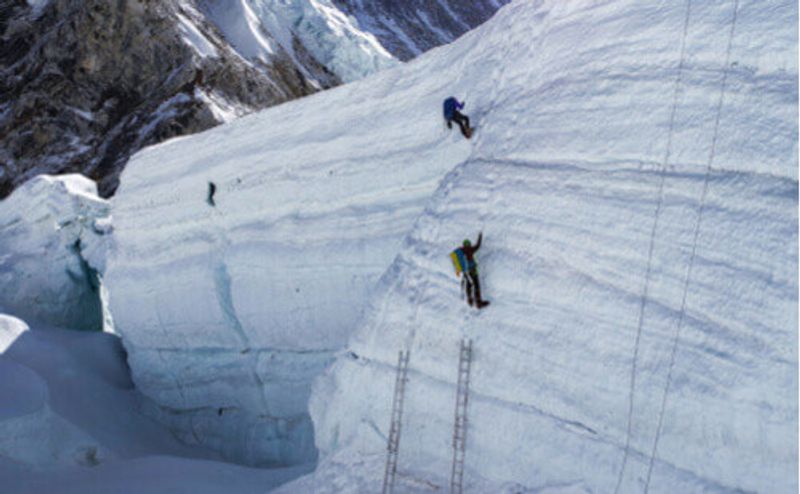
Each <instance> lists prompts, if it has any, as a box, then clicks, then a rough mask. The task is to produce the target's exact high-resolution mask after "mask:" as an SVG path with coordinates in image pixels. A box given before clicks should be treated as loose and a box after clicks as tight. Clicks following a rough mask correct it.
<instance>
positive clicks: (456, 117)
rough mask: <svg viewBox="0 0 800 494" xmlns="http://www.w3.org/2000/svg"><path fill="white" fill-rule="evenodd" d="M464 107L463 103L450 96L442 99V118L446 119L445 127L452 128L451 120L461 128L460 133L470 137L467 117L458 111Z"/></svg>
mask: <svg viewBox="0 0 800 494" xmlns="http://www.w3.org/2000/svg"><path fill="white" fill-rule="evenodd" d="M462 108H464V103H462V102H460V101H458V100H457V99H455V98H454V97H452V96H450V97H449V98H447V99H446V100H444V119H445V120H446V121H447V128H448V129H452V128H453V122H455V123H457V124H458V126H459V127H460V128H461V133H462V134H464V137H466V138H467V139H469V138H470V137H472V128H471V127H470V126H469V117H468V116H466V115H464V114H463V113H461V112H459V111H458V110H461V109H462Z"/></svg>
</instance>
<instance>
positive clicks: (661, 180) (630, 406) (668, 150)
mask: <svg viewBox="0 0 800 494" xmlns="http://www.w3.org/2000/svg"><path fill="white" fill-rule="evenodd" d="M691 12H692V0H687V1H686V14H685V16H684V20H683V35H682V38H681V51H680V61H679V63H678V74H677V76H676V78H675V88H674V90H673V95H672V109H671V110H670V117H669V129H668V132H667V148H666V151H665V154H664V161H663V163H662V165H661V173H660V176H659V183H658V200H657V203H656V211H655V216H654V218H653V228H652V230H651V232H650V246H649V249H648V253H647V269H646V271H645V279H644V288H643V289H642V298H641V303H640V305H639V321H638V324H637V327H636V340H635V341H634V349H633V360H632V364H631V377H630V385H629V391H628V424H627V428H626V433H625V453H624V455H623V457H622V466H621V467H620V469H619V475H618V477H617V486H616V488H615V489H614V492H615V493H619V489H620V486H621V485H622V479H623V477H624V474H625V466H626V465H627V462H628V456H629V454H630V446H631V428H632V424H633V402H634V399H633V398H634V393H635V390H636V372H637V361H638V359H639V342H640V340H641V337H642V325H643V323H644V312H645V307H646V306H647V298H648V291H649V288H650V273H651V270H652V266H653V249H654V246H655V238H656V232H657V231H658V220H659V218H660V216H661V208H662V205H663V202H664V181H665V179H666V172H667V164H668V162H669V159H670V155H671V153H672V136H673V133H674V130H675V114H676V113H677V108H678V98H679V96H680V86H681V82H682V80H683V67H684V63H685V58H686V38H687V34H688V32H689V19H690V18H691Z"/></svg>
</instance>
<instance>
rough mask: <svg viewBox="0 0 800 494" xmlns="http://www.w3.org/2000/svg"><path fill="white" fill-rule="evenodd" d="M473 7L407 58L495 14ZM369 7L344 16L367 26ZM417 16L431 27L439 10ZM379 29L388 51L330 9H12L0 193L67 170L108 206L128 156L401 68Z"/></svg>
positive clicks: (5, 26) (214, 5) (5, 17)
mask: <svg viewBox="0 0 800 494" xmlns="http://www.w3.org/2000/svg"><path fill="white" fill-rule="evenodd" d="M471 3H472V2H463V6H464V7H466V8H467V9H469V5H470V4H471ZM474 3H475V11H476V14H475V15H470V16H460V17H459V19H458V23H457V27H458V29H450V28H448V29H447V30H446V31H441V29H443V28H442V27H441V25H440V24H438V23H433V24H423V25H421V26H420V27H418V28H415V34H413V36H417V37H420V39H424V42H420V44H419V46H420V47H421V48H420V49H416V50H415V51H414V52H413V53H414V54H417V53H419V52H420V50H421V49H427V48H430V47H432V46H435V45H437V44H441V43H445V42H449V41H451V40H452V39H453V38H454V37H455V35H456V34H457V33H458V34H460V33H461V32H463V31H465V30H467V29H469V28H470V27H471V26H475V25H477V23H479V22H483V21H484V20H485V19H486V18H488V16H489V15H490V14H491V12H493V9H492V8H490V7H487V6H485V5H484V4H483V0H475V2H474ZM373 8H374V6H369V7H364V8H358V9H355V10H352V9H351V10H348V12H352V13H354V14H355V15H356V16H358V17H359V18H364V15H366V16H367V17H369V15H374V11H373V10H371V9H373ZM416 9H417V12H418V13H420V15H423V14H425V12H427V11H428V10H430V11H431V12H432V13H431V16H433V17H432V18H438V16H439V14H438V11H439V10H440V9H441V7H440V6H439V4H436V5H434V4H431V6H430V7H426V6H423V5H420V6H416ZM495 9H496V7H495ZM362 11H368V12H370V13H369V14H364V15H362V14H361V13H362ZM395 15H397V16H398V17H397V18H396V19H394V20H393V16H395ZM405 16H406V13H405V12H395V11H394V10H391V9H390V10H387V11H386V12H385V16H384V17H382V18H381V19H382V21H381V22H384V23H385V22H389V23H393V24H398V25H405V24H407V19H406V17H405ZM378 25H379V23H378V24H376V23H374V22H372V21H370V23H369V24H368V25H367V28H371V27H373V26H378ZM380 29H383V28H380ZM380 29H379V31H380V32H379V33H378V36H379V38H380V40H381V42H383V43H387V47H389V51H387V48H385V47H384V46H383V45H382V44H381V42H379V41H378V39H376V37H375V36H374V35H372V34H370V32H369V31H368V30H366V29H364V28H362V27H361V26H360V25H359V23H358V21H357V20H356V17H353V16H352V15H346V14H345V13H344V12H343V10H341V9H340V7H339V6H337V5H335V4H333V3H331V1H330V0H313V1H311V0H292V1H288V2H287V1H277V0H224V1H223V0H179V1H172V0H169V1H166V0H157V1H152V0H149V1H145V0H130V1H127V2H108V1H106V0H88V1H83V0H80V1H79V0H42V1H35V2H34V1H32V0H31V1H28V0H9V1H6V2H4V4H3V5H2V6H0V40H2V42H0V142H1V143H2V146H0V197H6V196H8V195H9V194H10V193H11V191H12V190H13V189H14V188H15V187H17V186H18V185H19V184H22V183H24V182H25V181H26V180H28V179H30V178H31V177H33V176H36V175H38V174H42V173H50V174H53V173H66V172H80V173H83V174H84V175H87V176H89V177H91V178H93V179H95V180H96V181H97V182H98V184H99V189H100V192H101V194H102V195H103V196H104V197H108V196H110V195H111V194H112V193H113V192H114V190H116V187H117V186H118V177H119V173H120V172H121V170H122V168H123V167H124V165H125V163H126V162H127V160H128V158H129V156H130V155H131V154H132V153H134V152H136V151H137V150H139V149H141V148H143V147H145V146H147V145H150V144H154V143H158V142H161V141H163V140H165V139H168V138H170V137H175V136H180V135H185V134H191V133H194V132H198V131H201V130H205V129H208V128H210V127H213V126H215V125H217V124H219V123H222V122H227V121H230V120H232V119H234V118H236V117H239V116H241V115H244V114H247V113H250V112H252V111H254V110H257V109H261V108H264V107H267V106H272V105H276V104H279V103H282V102H284V101H288V100H291V99H295V98H298V97H301V96H305V95H308V94H311V93H313V92H315V91H318V90H320V89H325V88H329V87H332V86H336V85H338V84H340V83H341V82H342V81H344V82H349V81H353V80H356V79H359V78H361V77H363V76H365V75H368V74H371V73H374V72H375V71H377V70H381V69H383V68H386V67H390V66H393V65H395V64H397V63H398V60H397V58H395V56H393V55H392V54H391V53H390V51H391V50H392V49H393V48H394V47H395V45H398V46H399V45H404V43H405V42H399V43H395V42H393V41H392V36H391V35H389V36H387V34H386V33H385V32H383V31H381V30H380ZM403 29H405V30H406V31H407V30H408V28H407V27H404V28H403ZM442 33H444V34H442ZM395 36H397V37H402V38H403V39H406V38H407V36H408V35H407V34H406V32H405V31H403V30H401V31H398V32H397V33H396V34H395ZM401 52H402V54H403V55H402V57H403V58H408V56H407V53H406V51H403V50H401Z"/></svg>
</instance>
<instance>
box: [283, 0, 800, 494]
mask: <svg viewBox="0 0 800 494" xmlns="http://www.w3.org/2000/svg"><path fill="white" fill-rule="evenodd" d="M796 15H797V4H796V2H790V1H786V2H771V3H769V4H767V3H761V2H736V1H724V2H723V1H714V2H688V3H685V2H671V3H652V2H651V3H648V2H636V1H618V2H594V3H592V4H591V6H587V4H586V3H585V2H559V1H550V2H515V3H513V4H511V5H509V6H507V7H505V8H504V9H502V10H501V11H500V12H499V13H498V14H497V15H496V16H495V17H494V18H493V19H491V20H490V21H489V22H487V23H486V24H485V25H484V26H482V27H481V28H479V29H478V30H477V31H475V32H472V33H468V34H467V35H465V36H464V37H463V38H461V39H460V40H459V41H458V42H456V43H455V44H454V45H452V46H451V47H446V48H440V49H437V50H434V51H433V52H432V53H430V54H429V57H430V58H427V57H426V56H423V57H421V58H420V59H418V60H416V61H415V64H416V65H414V66H415V67H418V68H421V67H423V66H424V65H425V63H429V62H431V60H432V59H434V58H442V59H444V58H450V60H451V66H453V67H458V68H459V70H458V73H459V74H463V78H461V79H458V80H457V81H458V82H457V85H456V87H459V86H460V87H459V89H460V88H464V87H466V84H467V82H466V81H469V84H475V85H477V86H480V85H483V84H487V83H490V89H489V90H487V91H485V92H482V91H481V92H478V91H475V90H473V91H470V94H468V97H467V100H468V101H471V102H472V105H473V108H474V107H477V108H478V109H479V110H478V112H477V115H478V119H477V121H478V124H477V126H478V130H477V134H476V137H475V139H476V141H475V143H474V149H473V153H472V154H471V156H470V158H469V159H468V160H466V161H465V162H464V163H462V164H461V165H459V166H458V167H457V168H456V169H455V170H454V171H453V172H452V173H450V174H448V176H447V177H446V178H445V179H444V180H443V182H442V183H441V185H440V186H439V188H438V190H437V192H436V193H435V194H434V195H433V197H432V200H431V202H430V203H429V204H428V206H427V207H426V209H425V212H424V213H423V214H422V216H421V217H420V218H419V219H418V220H417V221H416V223H415V226H414V228H413V229H412V231H411V232H410V234H409V235H408V236H407V237H406V239H405V241H404V243H403V245H402V247H401V249H400V253H399V255H398V256H397V258H396V260H395V261H394V263H393V264H392V266H391V268H390V269H389V270H388V272H387V273H386V274H385V276H383V278H382V279H381V282H380V284H379V287H378V288H376V289H375V293H376V295H375V297H374V298H373V301H372V303H371V304H370V309H369V310H368V311H367V313H366V315H365V317H364V319H363V321H362V323H361V324H360V325H359V327H358V329H357V330H356V331H355V334H354V336H353V337H352V338H351V340H350V342H349V345H348V351H347V352H346V353H345V354H343V355H342V356H340V357H339V358H338V359H337V361H336V363H335V364H334V366H333V367H332V369H331V370H330V371H329V372H327V373H326V374H325V376H324V377H323V378H321V379H320V380H319V381H317V383H316V384H315V386H314V391H313V393H312V399H311V414H312V417H313V420H314V427H315V432H316V441H317V445H318V447H319V449H320V454H321V458H322V459H321V463H320V466H319V467H318V470H317V473H316V474H315V476H312V477H308V478H306V479H302V480H300V481H298V482H297V483H294V484H292V485H289V486H287V487H286V488H285V490H283V491H282V492H302V491H307V492H358V491H359V490H360V491H362V492H366V491H378V490H380V486H381V481H382V478H383V459H384V455H385V448H386V438H387V436H388V431H389V426H390V411H391V405H392V389H393V385H394V379H395V365H396V362H397V352H398V351H399V350H402V349H407V350H410V355H411V358H410V364H409V372H408V375H409V379H410V380H409V382H408V385H407V388H406V395H405V407H404V412H405V414H404V420H403V431H402V436H401V444H400V450H399V476H398V483H399V485H398V490H400V491H403V492H406V491H409V492H434V491H436V492H438V491H441V490H446V489H448V488H449V482H450V472H451V460H452V458H453V456H452V455H453V450H452V437H453V436H452V434H453V409H454V404H455V380H456V377H457V366H458V349H459V341H460V340H461V339H462V338H471V339H472V340H473V344H474V349H475V350H474V359H473V362H472V376H471V395H470V402H469V409H468V410H469V412H468V434H467V450H466V471H467V473H466V477H465V487H466V491H467V492H652V493H655V492H658V493H674V492H687V493H689V492H780V493H791V492H796V490H797V461H798V456H797V454H798V453H797V441H796V434H797V426H798V423H797V412H798V410H797V398H798V397H797V389H798V383H797V370H798V368H797V349H798V347H797V343H798V341H797V330H798V326H797V316H798V313H797V296H798V284H797V268H798V266H797V248H798V237H797V220H798V216H797V208H798V202H797V193H798V184H797V166H798V161H797V130H798V126H797V108H798V107H797V101H798V100H797V98H798V91H797V51H796V50H797V43H796V40H797V24H796V22H795V21H794V19H795V17H796ZM412 65H413V64H412ZM462 81H463V82H462ZM462 84H463V85H462ZM474 89H478V87H475V88H474ZM456 91H457V89H456ZM472 94H474V97H473V96H472ZM479 230H483V231H484V233H485V236H484V241H483V246H482V247H481V250H480V252H479V253H478V262H479V264H480V270H481V279H482V282H483V288H484V294H485V297H487V298H488V299H490V300H491V301H492V305H491V306H490V307H489V308H487V309H484V310H482V311H480V312H478V311H476V310H475V309H470V308H468V307H466V304H465V302H464V301H463V300H462V299H461V298H460V297H459V286H458V281H457V280H456V278H455V277H454V273H453V269H452V266H451V264H450V261H449V259H448V255H447V254H448V253H449V252H450V251H451V250H452V249H453V248H454V247H455V246H456V245H458V243H459V242H460V241H461V239H463V238H465V236H470V237H472V238H473V240H474V235H475V234H477V232H478V231H479Z"/></svg>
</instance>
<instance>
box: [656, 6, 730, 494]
mask: <svg viewBox="0 0 800 494" xmlns="http://www.w3.org/2000/svg"><path fill="white" fill-rule="evenodd" d="M738 15H739V0H734V3H733V17H732V20H731V29H730V33H729V34H728V46H727V49H726V51H725V65H724V68H723V75H722V83H721V86H720V92H719V100H718V102H717V111H716V118H715V120H714V133H713V137H712V139H711V150H710V151H709V154H708V162H707V163H706V173H705V178H704V180H703V192H702V193H701V195H700V203H699V205H698V207H697V218H696V220H695V225H694V235H693V240H692V253H691V256H690V257H689V264H688V267H687V268H686V277H685V279H684V283H683V296H682V300H681V309H680V313H679V315H678V324H677V326H676V329H675V334H674V335H673V340H672V351H671V353H670V359H669V367H668V369H669V370H668V371H667V381H666V384H665V385H664V394H663V396H662V398H661V409H660V411H659V414H658V426H657V427H656V435H655V438H654V440H653V448H652V450H651V452H650V460H649V463H648V467H647V477H646V480H645V484H644V492H645V493H647V492H648V491H649V489H650V478H651V476H652V473H653V464H654V462H655V457H656V454H657V453H658V441H659V439H660V438H661V430H662V426H663V423H664V410H666V407H667V398H668V397H669V391H670V386H671V385H672V371H673V368H674V366H675V355H676V354H677V349H678V346H679V344H680V335H681V330H682V329H683V321H684V319H685V315H686V299H687V294H688V292H689V284H690V282H691V278H692V270H693V268H694V260H695V257H696V255H697V240H698V238H699V236H700V225H701V223H702V220H703V211H704V210H705V204H706V196H707V194H708V184H709V180H710V177H711V168H712V164H713V163H714V157H715V156H716V151H717V139H718V136H719V122H720V116H721V115H722V106H723V103H724V101H725V91H726V89H727V84H728V69H729V67H730V63H731V51H732V47H733V37H734V33H735V32H736V21H737V18H738Z"/></svg>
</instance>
